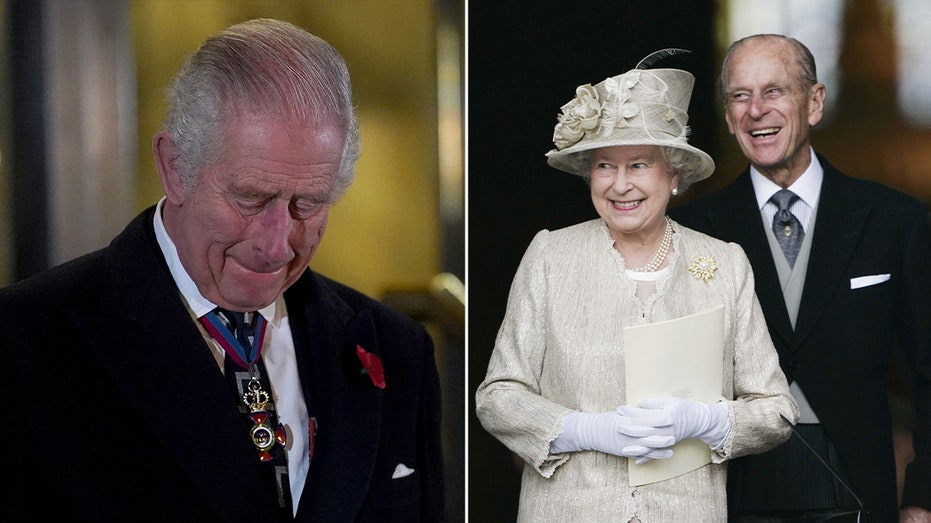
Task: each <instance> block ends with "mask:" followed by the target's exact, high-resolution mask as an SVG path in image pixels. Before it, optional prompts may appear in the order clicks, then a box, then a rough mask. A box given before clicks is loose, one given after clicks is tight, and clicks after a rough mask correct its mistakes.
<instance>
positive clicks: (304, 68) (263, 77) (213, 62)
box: [164, 19, 361, 201]
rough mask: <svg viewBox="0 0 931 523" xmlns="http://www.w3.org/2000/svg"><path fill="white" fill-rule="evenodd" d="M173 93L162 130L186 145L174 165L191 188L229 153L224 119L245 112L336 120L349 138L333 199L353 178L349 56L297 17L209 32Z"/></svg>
mask: <svg viewBox="0 0 931 523" xmlns="http://www.w3.org/2000/svg"><path fill="white" fill-rule="evenodd" d="M167 95H168V104H169V108H168V113H167V115H166V118H165V122H164V129H165V130H166V131H168V132H170V133H171V137H172V139H173V140H174V142H175V144H176V145H177V147H178V149H179V151H180V155H179V157H178V158H177V159H176V162H177V163H176V164H175V168H176V169H178V171H179V173H180V174H181V177H182V180H183V182H184V185H185V187H186V188H188V189H189V190H190V189H192V188H193V187H194V186H195V185H196V183H197V176H198V175H197V173H198V172H199V171H200V169H201V168H203V167H204V166H206V165H210V164H212V163H215V162H217V161H220V159H221V158H222V156H223V155H224V154H226V152H227V151H225V150H224V139H223V138H224V133H225V131H226V125H227V123H228V122H229V121H230V119H231V117H232V116H234V115H236V114H241V113H253V114H260V115H267V116H273V117H275V118H281V119H292V120H294V121H298V122H301V121H307V120H310V121H311V122H325V121H332V120H334V119H335V120H336V121H338V122H339V123H340V124H341V125H342V127H343V129H344V130H345V133H346V138H345V144H344V146H343V155H342V161H341V163H340V168H339V171H338V173H337V175H336V178H335V179H334V181H333V182H334V184H333V188H332V192H331V195H330V197H331V201H335V200H336V199H338V198H339V197H340V196H341V195H342V194H343V193H344V192H345V191H346V189H348V188H349V185H350V184H351V183H352V180H353V178H354V177H355V163H356V160H357V159H358V157H359V150H360V146H361V144H360V139H359V130H358V126H357V123H356V118H355V112H354V109H353V106H352V87H351V85H350V80H349V71H348V68H347V66H346V62H345V61H344V60H343V58H342V57H341V56H340V54H339V53H338V52H337V51H336V49H334V48H333V46H331V45H330V44H329V43H327V42H326V41H324V40H323V39H321V38H318V37H316V36H314V35H312V34H310V33H308V32H307V31H304V30H303V29H300V28H298V27H295V26H294V25H292V24H289V23H287V22H281V21H277V20H268V19H257V20H251V21H248V22H244V23H241V24H238V25H235V26H233V27H230V28H229V29H226V30H225V31H223V32H221V33H219V34H217V35H215V36H213V37H211V38H209V39H208V40H207V41H206V42H204V44H203V45H201V47H200V48H199V49H198V50H197V51H195V52H194V53H193V54H192V55H190V56H189V57H188V58H187V60H186V61H185V63H184V65H183V66H182V67H181V70H180V71H179V72H178V75H177V76H176V77H175V78H174V80H173V81H172V83H171V85H170V86H169V88H168V92H167Z"/></svg>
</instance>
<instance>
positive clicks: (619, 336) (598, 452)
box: [475, 52, 798, 523]
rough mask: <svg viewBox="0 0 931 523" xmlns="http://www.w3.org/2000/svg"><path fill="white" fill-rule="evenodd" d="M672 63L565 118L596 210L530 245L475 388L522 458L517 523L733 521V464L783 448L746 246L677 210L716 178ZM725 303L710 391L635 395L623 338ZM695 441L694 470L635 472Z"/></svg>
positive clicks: (562, 145)
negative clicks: (653, 474)
mask: <svg viewBox="0 0 931 523" xmlns="http://www.w3.org/2000/svg"><path fill="white" fill-rule="evenodd" d="M668 54H669V53H667V52H659V53H656V54H654V55H651V57H648V58H647V59H645V60H643V61H641V65H640V66H638V67H637V68H635V69H633V70H631V71H628V72H626V73H624V74H621V75H618V76H614V77H611V78H608V79H606V80H604V81H603V82H601V83H598V84H596V85H594V86H592V85H591V84H586V85H582V86H580V87H579V88H577V89H576V98H575V99H573V100H571V101H570V102H569V103H567V104H565V105H563V106H562V111H561V113H560V114H559V115H558V116H557V124H556V128H555V130H554V145H555V148H554V149H552V150H550V151H549V152H548V153H547V161H548V163H549V165H551V166H552V167H555V168H557V169H560V170H563V171H566V172H569V173H571V174H575V175H578V176H582V177H585V178H586V179H588V180H589V182H590V192H591V200H592V204H593V205H594V207H595V210H596V211H597V213H598V215H599V218H598V219H595V220H590V221H587V222H583V223H579V224H576V225H572V226H569V227H565V228H562V229H558V230H554V231H550V230H542V231H540V232H538V233H537V235H536V236H535V237H534V239H533V241H532V242H531V243H530V246H529V247H528V248H527V250H526V252H525V254H524V257H523V259H522V260H521V263H520V266H519V267H518V269H517V273H516V274H515V276H514V280H513V283H512V285H511V290H510V295H509V297H508V303H507V310H506V312H505V315H504V319H503V320H502V322H501V327H500V330H499V332H498V337H497V339H496V342H495V345H494V350H493V352H492V354H491V358H490V361H489V362H488V366H487V371H486V374H485V379H484V381H483V382H482V383H481V384H480V385H479V387H478V390H477V392H476V395H475V403H476V414H477V417H478V419H479V420H480V421H481V423H482V426H483V427H484V428H485V429H486V430H487V431H488V432H489V433H491V434H492V435H493V436H494V437H496V438H497V439H498V440H499V441H501V442H502V443H503V444H504V445H506V446H507V447H508V448H509V449H510V450H511V451H512V452H513V453H514V454H515V455H517V456H519V457H520V458H521V460H522V461H523V463H524V472H523V476H522V482H521V493H520V501H519V508H518V516H517V520H518V521H522V522H523V521H526V522H535V521H542V520H544V519H546V520H560V521H562V520H565V521H570V520H571V521H576V520H584V521H614V520H619V521H623V522H625V523H626V522H629V523H636V522H639V521H641V520H643V521H681V520H684V519H689V520H693V519H698V520H707V521H724V520H726V512H727V511H726V493H725V465H724V461H726V460H728V459H730V458H733V457H737V456H739V455H742V454H747V453H754V452H762V451H765V450H768V449H770V448H772V447H774V446H776V445H778V444H780V443H782V442H783V441H785V439H786V438H787V437H788V436H789V432H788V428H787V427H786V426H785V425H783V423H782V422H781V420H780V419H779V418H775V417H773V416H771V415H770V413H772V412H780V413H783V414H784V415H785V416H786V417H787V418H790V419H792V420H795V419H796V418H797V416H798V410H797V408H796V405H795V402H794V401H793V400H792V397H791V395H790V394H789V389H788V384H787V383H786V379H785V376H784V375H783V374H782V371H781V370H780V369H779V365H778V358H777V356H776V352H775V349H774V348H773V345H772V342H771V341H770V339H769V337H768V336H767V334H766V328H765V321H764V319H763V317H762V313H761V311H760V308H759V304H758V303H757V301H756V295H755V294H754V292H753V285H752V281H753V278H752V275H751V274H750V270H749V262H748V260H747V259H746V256H744V254H743V251H741V250H740V249H739V248H737V247H735V246H734V245H729V244H725V243H724V242H720V241H718V240H715V239H713V238H711V237H710V236H706V235H704V234H700V233H698V232H696V231H693V230H691V229H688V228H685V227H682V226H680V225H678V224H677V223H675V222H673V221H672V220H670V219H669V218H668V217H666V207H667V205H668V203H669V200H670V196H671V194H673V193H674V192H678V191H679V186H680V185H681V186H683V187H686V186H688V185H689V184H691V183H693V182H696V181H699V180H703V179H705V178H707V177H708V176H710V175H711V173H712V171H713V170H714V162H713V161H712V160H711V158H710V157H709V156H708V155H707V154H706V153H705V152H703V151H701V150H700V149H697V148H695V147H693V146H691V145H689V143H688V140H687V138H686V137H687V135H688V131H689V129H688V125H687V122H688V113H687V112H686V108H687V107H688V104H689V99H690V97H691V90H692V85H693V83H694V77H693V76H692V75H691V74H690V73H688V72H686V71H682V70H678V69H650V68H648V64H649V62H650V61H651V59H652V58H655V57H657V56H666V55H668ZM717 307H723V308H724V310H725V311H726V312H725V316H724V317H725V318H726V319H724V320H721V321H722V325H721V326H720V327H721V329H722V332H724V337H723V347H716V349H720V350H721V351H722V352H721V356H720V357H714V358H713V359H714V360H715V361H722V362H723V373H724V379H723V380H722V381H721V383H719V384H716V385H714V386H713V389H715V390H714V394H712V395H711V396H709V397H689V398H687V399H685V398H672V397H641V396H640V395H636V396H635V395H634V393H630V394H629V393H628V389H627V384H628V378H627V375H626V374H625V366H626V365H627V362H628V357H627V352H626V350H627V349H626V346H625V344H626V342H627V341H626V340H627V339H628V333H627V330H626V329H627V328H629V327H635V326H643V325H646V324H650V323H656V324H661V323H664V322H667V321H669V320H676V319H679V318H683V317H685V316H690V315H693V314H698V313H700V312H702V311H706V310H709V309H711V308H717ZM663 364H664V362H660V361H658V359H657V361H656V362H655V365H657V367H659V368H661V366H662V365H663ZM628 371H629V369H628ZM657 372H662V371H661V370H657ZM665 394H666V395H668V396H672V395H674V394H675V393H674V391H672V390H669V391H667V392H665ZM680 394H681V391H680ZM689 439H695V440H698V441H697V442H692V443H697V444H698V447H697V448H698V452H699V454H698V455H699V456H700V457H701V456H705V458H703V459H699V461H698V463H696V464H695V466H691V467H688V468H687V469H680V471H679V473H676V474H670V475H668V476H664V477H663V479H662V480H658V481H655V482H652V483H647V484H643V483H642V482H638V481H635V480H634V479H633V476H632V475H631V471H632V470H633V469H632V468H631V467H639V466H647V467H649V466H651V464H650V462H654V461H657V460H666V459H670V460H677V457H676V454H677V453H679V452H683V449H682V447H681V446H679V447H677V446H676V445H677V444H678V443H679V442H682V441H683V440H689ZM680 466H681V465H680ZM654 470H655V469H654ZM619 518H620V519H619Z"/></svg>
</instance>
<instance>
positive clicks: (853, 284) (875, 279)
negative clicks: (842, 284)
mask: <svg viewBox="0 0 931 523" xmlns="http://www.w3.org/2000/svg"><path fill="white" fill-rule="evenodd" d="M890 277H891V276H890V275H889V274H873V275H872V276H860V277H859V278H850V289H851V290H853V289H859V288H861V287H869V286H870V285H876V284H877V283H882V282H884V281H889V278H890Z"/></svg>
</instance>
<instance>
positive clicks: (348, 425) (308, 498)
mask: <svg viewBox="0 0 931 523" xmlns="http://www.w3.org/2000/svg"><path fill="white" fill-rule="evenodd" d="M285 298H286V300H287V306H288V315H289V317H290V318H291V330H292V335H293V336H294V345H295V351H296V353H297V359H298V368H299V369H300V373H301V381H302V386H303V388H304V390H305V391H311V393H310V394H307V393H306V392H305V401H306V402H307V403H308V407H309V409H310V411H311V415H312V416H315V417H316V418H317V421H318V424H319V427H318V431H317V438H316V448H315V453H314V456H313V459H312V461H311V464H310V471H309V472H308V476H307V482H306V483H305V486H304V491H303V493H302V495H301V500H300V504H299V508H298V519H302V518H306V519H308V520H311V521H318V520H321V521H322V520H328V521H351V520H353V519H354V518H355V515H356V514H357V513H358V511H359V509H360V507H361V506H362V503H363V502H364V500H365V495H366V492H368V490H369V488H368V484H369V482H370V481H371V478H372V474H373V469H374V464H375V458H376V453H377V450H378V443H379V441H378V440H379V437H380V427H381V415H382V408H381V405H382V391H381V389H378V388H376V387H375V386H374V385H373V384H372V382H371V380H370V379H369V378H368V376H366V375H364V374H361V369H362V365H361V363H360V361H359V359H358V357H357V356H356V353H355V348H356V345H361V346H362V347H363V348H364V349H365V350H366V351H367V352H370V353H374V354H379V353H380V350H379V346H378V339H377V337H376V335H375V327H374V323H373V320H372V317H371V313H370V311H369V310H362V311H361V312H356V311H354V310H353V309H352V308H351V307H349V306H348V305H347V304H346V303H345V302H344V301H343V300H342V299H341V298H340V297H339V295H337V294H336V293H335V292H334V290H333V289H332V288H331V287H330V286H329V285H327V284H326V282H325V280H324V279H323V278H321V277H319V276H317V275H315V274H313V273H311V272H310V271H308V272H307V273H306V274H305V275H304V276H303V277H302V278H301V279H300V280H299V281H298V282H297V283H296V284H295V285H294V286H292V288H291V289H289V290H288V292H286V293H285ZM389 386H390V384H389Z"/></svg>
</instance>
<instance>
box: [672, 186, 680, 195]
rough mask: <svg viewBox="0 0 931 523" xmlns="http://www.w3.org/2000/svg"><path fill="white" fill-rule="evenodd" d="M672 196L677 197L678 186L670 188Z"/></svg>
mask: <svg viewBox="0 0 931 523" xmlns="http://www.w3.org/2000/svg"><path fill="white" fill-rule="evenodd" d="M672 195H673V196H679V186H678V185H677V186H675V187H673V188H672Z"/></svg>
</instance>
